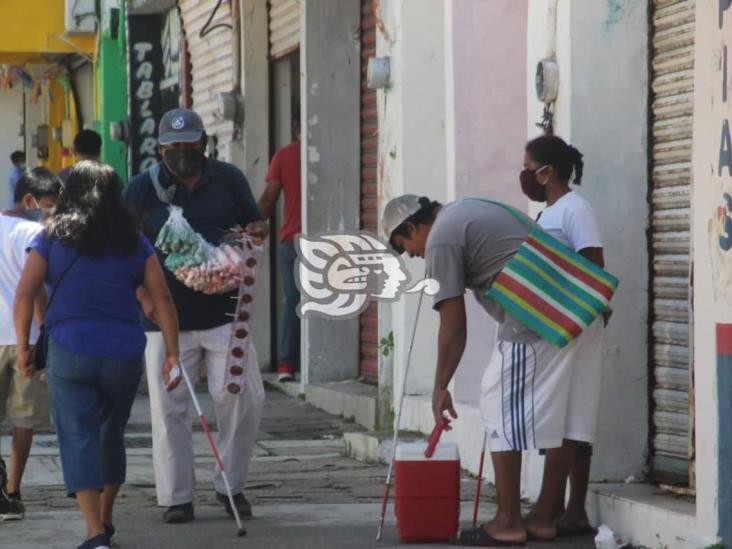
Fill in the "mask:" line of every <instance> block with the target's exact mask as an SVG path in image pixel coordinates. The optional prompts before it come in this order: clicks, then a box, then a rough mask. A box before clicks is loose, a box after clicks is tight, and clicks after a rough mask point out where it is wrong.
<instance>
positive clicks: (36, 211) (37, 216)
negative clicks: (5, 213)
mask: <svg viewBox="0 0 732 549" xmlns="http://www.w3.org/2000/svg"><path fill="white" fill-rule="evenodd" d="M45 213H46V212H44V211H43V210H42V209H40V208H33V209H31V210H24V211H23V214H24V215H25V217H26V219H28V220H29V221H40V220H41V219H42V218H43V214H45Z"/></svg>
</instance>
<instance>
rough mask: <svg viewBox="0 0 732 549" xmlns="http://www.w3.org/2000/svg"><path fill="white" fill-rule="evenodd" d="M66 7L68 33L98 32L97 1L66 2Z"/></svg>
mask: <svg viewBox="0 0 732 549" xmlns="http://www.w3.org/2000/svg"><path fill="white" fill-rule="evenodd" d="M64 7H65V10H64V14H65V27H66V32H68V33H93V32H96V30H97V10H96V2H95V0H64Z"/></svg>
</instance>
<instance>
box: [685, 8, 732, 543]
mask: <svg viewBox="0 0 732 549" xmlns="http://www.w3.org/2000/svg"><path fill="white" fill-rule="evenodd" d="M695 38H696V44H695V63H694V65H695V75H694V151H693V159H692V162H693V191H692V192H693V196H692V208H693V211H692V219H693V227H692V231H693V250H694V382H695V402H696V408H695V412H696V460H697V463H696V472H697V476H696V482H697V488H696V490H697V526H698V528H699V530H700V531H702V532H704V533H705V534H707V535H710V536H712V537H715V536H716V534H717V533H718V531H719V533H720V534H721V535H722V536H723V538H724V541H725V543H726V544H729V543H730V542H732V521H731V518H730V517H732V492H731V490H730V489H731V488H732V478H730V474H731V473H732V471H731V470H730V461H729V459H730V457H731V454H730V450H731V449H730V440H731V438H732V433H731V432H730V429H731V427H732V426H731V425H730V410H729V394H730V391H732V387H730V386H729V383H730V381H732V380H731V379H730V375H729V374H730V372H729V368H730V361H729V360H718V357H717V348H718V347H721V349H720V350H724V348H725V347H727V348H729V347H730V341H729V336H728V335H727V333H729V330H724V329H722V330H720V334H719V336H717V335H716V332H717V327H718V326H719V325H720V324H730V323H731V322H732V252H731V251H730V249H729V247H728V245H727V244H728V243H727V241H726V240H727V238H728V237H729V230H728V227H727V226H725V221H726V220H728V219H729V215H730V206H729V205H728V204H727V203H726V201H725V198H724V196H723V195H724V193H732V137H730V133H729V131H730V130H729V124H730V123H732V88H731V87H730V83H731V82H732V59H730V57H732V55H730V54H731V53H732V6H730V3H729V2H725V0H698V1H697V3H696V33H695Z"/></svg>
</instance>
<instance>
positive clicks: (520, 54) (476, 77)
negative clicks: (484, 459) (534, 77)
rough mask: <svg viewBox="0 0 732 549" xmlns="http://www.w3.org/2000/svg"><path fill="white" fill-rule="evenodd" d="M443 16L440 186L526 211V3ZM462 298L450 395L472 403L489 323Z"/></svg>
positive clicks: (456, 9) (492, 330)
mask: <svg viewBox="0 0 732 549" xmlns="http://www.w3.org/2000/svg"><path fill="white" fill-rule="evenodd" d="M446 12H447V17H446V18H445V22H446V23H445V24H446V37H447V40H446V44H445V46H446V50H445V51H446V64H447V66H448V71H449V72H448V77H447V78H446V79H445V81H446V83H447V86H448V90H447V97H448V101H447V119H448V124H447V127H448V137H447V139H448V145H447V146H448V156H450V155H452V156H453V160H452V161H451V162H450V163H449V164H448V166H449V167H448V184H449V185H450V186H454V194H455V196H456V197H457V198H459V197H465V196H485V197H489V198H492V199H495V200H501V201H503V202H506V203H509V204H512V205H513V206H515V207H517V208H519V209H521V210H523V211H526V210H527V200H526V198H525V197H524V195H523V193H522V192H521V188H520V186H519V183H518V173H519V171H520V166H521V163H522V161H523V147H524V144H525V141H526V95H525V94H526V38H525V37H526V21H527V14H528V0H519V1H516V0H498V1H493V2H483V1H481V0H457V1H455V2H449V3H447V6H446ZM450 69H452V70H451V71H450ZM450 72H451V73H452V74H451V75H450ZM451 119H452V121H451ZM451 130H452V131H451ZM450 168H452V169H450ZM451 172H452V173H451ZM466 300H467V312H468V344H467V347H466V349H465V353H464V354H463V359H462V361H461V363H460V367H459V368H458V371H457V373H456V381H455V395H454V396H455V397H456V398H457V400H458V401H459V402H462V403H466V404H477V402H478V397H479V393H480V381H481V379H482V375H483V372H484V371H485V366H486V360H487V359H486V357H488V356H490V355H491V353H492V352H493V347H494V346H493V341H494V340H495V335H496V326H497V324H496V323H495V321H493V320H492V319H491V318H490V317H489V316H488V315H487V314H486V313H485V310H484V309H483V308H482V307H481V306H480V305H479V304H478V303H477V301H476V300H475V298H474V297H473V295H472V294H469V295H467V296H466Z"/></svg>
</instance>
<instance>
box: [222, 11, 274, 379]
mask: <svg viewBox="0 0 732 549" xmlns="http://www.w3.org/2000/svg"><path fill="white" fill-rule="evenodd" d="M240 13H241V25H242V27H241V28H242V32H241V37H242V41H241V60H242V81H241V90H242V93H243V94H244V97H245V98H246V107H245V109H246V119H245V123H244V127H243V129H242V132H241V140H239V141H236V142H234V143H233V144H232V145H233V146H232V148H231V150H232V158H231V161H232V162H233V163H234V164H236V165H237V166H239V167H240V168H241V169H242V170H243V171H244V173H245V174H246V175H247V179H249V184H250V185H251V187H252V192H253V193H254V196H255V197H256V198H259V196H260V195H261V194H262V191H264V186H265V178H266V175H267V166H268V164H269V135H270V128H269V59H268V44H269V42H268V38H267V0H244V1H243V2H242V6H241V11H240ZM271 238H272V237H270V239H271ZM275 238H276V236H275ZM269 263H270V248H269V246H266V247H265V252H264V255H263V257H262V262H261V265H262V266H261V268H260V270H259V275H258V281H257V299H256V300H255V301H254V315H255V317H256V318H258V319H261V321H259V322H257V323H255V324H254V325H253V326H252V338H253V341H254V344H255V346H256V347H257V354H258V356H259V362H260V364H259V366H260V368H262V369H268V368H269V367H270V366H271V361H272V356H271V352H270V343H271V335H270V334H271V332H272V330H273V329H274V327H273V326H272V324H271V317H270V310H269V309H270V304H269V299H268V297H269V293H270V270H269Z"/></svg>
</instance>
